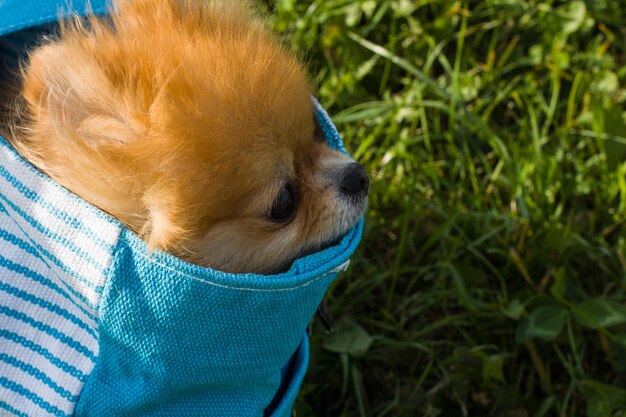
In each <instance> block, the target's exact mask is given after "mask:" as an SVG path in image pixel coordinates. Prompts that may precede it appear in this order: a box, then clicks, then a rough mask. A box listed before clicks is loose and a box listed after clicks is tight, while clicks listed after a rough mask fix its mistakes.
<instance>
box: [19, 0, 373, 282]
mask: <svg viewBox="0 0 626 417" xmlns="http://www.w3.org/2000/svg"><path fill="white" fill-rule="evenodd" d="M20 88H21V91H20V93H19V97H18V99H17V100H15V102H16V103H17V104H16V105H15V108H14V111H13V112H12V114H13V117H12V119H11V120H10V122H9V125H10V126H9V127H10V129H8V131H10V133H9V134H8V138H7V139H8V140H9V141H10V143H11V144H12V145H13V146H14V147H15V148H16V149H17V150H18V151H19V152H20V153H21V154H22V155H23V156H24V157H25V158H26V159H27V160H29V161H30V162H31V163H32V164H34V165H35V166H36V167H38V168H39V169H40V170H42V171H43V172H45V173H46V174H47V175H49V176H50V177H52V178H53V179H54V180H55V181H57V182H58V183H59V184H61V185H63V186H64V187H66V188H67V189H69V190H70V191H72V192H74V193H75V194H77V195H78V196H80V197H81V198H83V199H84V200H86V201H88V202H90V203H91V204H93V205H95V206H97V207H99V208H101V209H102V210H104V211H106V212H108V213H109V214H111V215H112V216H114V217H116V218H118V219H119V220H120V221H122V222H123V223H124V224H125V225H126V226H127V227H129V228H130V229H131V230H133V231H135V232H136V233H138V234H139V235H140V236H141V237H142V238H143V239H144V240H145V241H146V242H148V244H149V247H150V248H151V249H159V250H164V251H168V252H170V253H172V254H174V255H176V256H178V257H180V258H183V259H185V260H187V261H189V262H192V263H195V264H198V265H202V266H206V267H211V268H214V269H219V270H222V271H227V272H234V273H247V272H255V273H262V274H270V273H274V272H277V271H281V270H284V269H285V268H287V267H288V266H289V265H290V264H291V262H293V260H295V259H296V258H297V257H298V256H301V255H304V254H307V253H310V252H314V251H316V250H319V249H321V248H323V247H325V246H327V245H329V244H331V243H333V242H335V241H336V240H337V239H339V238H340V237H341V236H342V235H344V234H345V233H346V232H347V231H348V230H349V229H350V228H352V227H353V226H354V225H355V224H356V222H357V221H358V219H359V217H360V216H361V214H362V213H363V211H364V209H365V206H366V201H367V191H368V185H369V181H368V177H367V175H366V173H365V170H364V168H363V167H362V166H361V165H360V164H358V163H355V162H354V161H353V160H352V159H351V158H350V157H348V156H346V155H344V154H343V153H340V152H338V151H335V150H332V149H331V148H330V147H328V146H327V144H326V143H325V139H324V136H323V133H322V132H321V129H320V126H316V124H317V122H316V119H315V117H314V109H313V104H312V101H311V86H310V83H309V81H308V79H307V76H306V75H305V72H304V70H303V66H302V65H301V64H300V63H299V62H298V60H297V59H296V58H294V57H293V56H291V55H290V54H289V53H287V52H286V51H285V49H284V48H283V47H282V46H281V45H280V43H279V42H278V41H277V40H276V39H274V38H273V37H272V35H271V34H270V33H269V31H268V30H267V29H266V27H265V26H264V24H263V22H262V21H261V20H260V19H259V18H258V17H255V14H254V13H253V11H252V8H251V6H250V4H249V3H248V2H246V1H233V0H223V1H219V0H215V1H208V2H207V1H204V2H197V3H196V2H193V1H191V0H189V1H183V0H134V1H131V0H129V1H124V0H118V1H115V2H114V10H113V12H112V13H111V15H110V16H108V17H106V18H95V17H93V18H90V19H87V20H78V19H75V20H73V21H72V20H70V21H69V22H66V23H62V24H61V28H60V31H59V35H58V36H56V37H54V38H52V39H47V40H46V41H44V43H43V45H41V46H39V47H37V48H36V49H34V50H33V51H32V52H31V53H30V56H29V58H28V60H27V62H25V63H24V64H23V66H22V70H21V86H20Z"/></svg>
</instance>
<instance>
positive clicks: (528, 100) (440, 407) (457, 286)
mask: <svg viewBox="0 0 626 417" xmlns="http://www.w3.org/2000/svg"><path fill="white" fill-rule="evenodd" d="M267 3H268V4H269V5H270V7H269V9H270V10H271V11H272V12H273V16H274V17H273V19H274V20H273V25H274V27H275V29H276V31H277V32H278V33H279V34H282V35H284V38H285V41H286V42H287V43H288V44H289V45H292V46H293V48H294V49H295V50H297V51H299V52H300V53H301V55H302V56H304V57H305V60H306V62H307V63H308V66H309V68H310V71H311V74H313V77H314V80H315V82H316V83H317V85H318V95H319V97H320V99H321V102H322V104H323V105H325V106H326V108H327V109H328V110H329V112H330V113H331V115H333V117H334V120H335V121H336V123H337V126H338V128H339V130H340V131H341V133H342V135H343V137H344V139H345V142H346V144H347V146H348V148H349V149H350V150H351V151H352V152H353V154H354V155H355V157H356V158H357V159H358V160H359V161H361V162H362V163H364V164H365V165H366V166H367V168H368V170H369V172H370V174H371V177H372V189H371V197H370V210H369V214H368V216H367V226H366V228H367V230H366V233H365V236H364V239H363V242H362V245H361V248H360V250H359V252H358V253H357V254H355V256H354V257H353V263H352V267H351V269H350V270H349V271H348V273H347V274H344V275H343V276H342V277H341V278H340V279H339V280H338V281H337V283H336V285H335V286H334V287H333V288H332V289H331V291H330V292H329V294H328V297H327V298H328V300H329V302H330V303H331V306H332V311H333V312H334V315H335V319H336V320H337V321H339V323H340V325H339V328H338V330H337V331H336V332H335V333H334V334H331V335H326V334H325V333H324V332H323V331H322V330H321V327H320V326H319V325H316V326H315V329H314V334H313V336H312V363H311V367H310V371H309V374H308V377H307V379H306V381H305V384H304V386H303V389H302V392H301V395H300V398H299V400H298V403H297V407H296V416H297V417H303V416H507V417H524V416H528V417H540V416H568V417H572V416H591V417H600V416H626V412H625V411H624V410H626V307H625V305H626V238H625V234H624V232H625V221H626V162H625V161H626V122H625V118H624V116H625V113H624V109H625V104H624V103H625V101H626V89H625V88H624V85H625V81H626V2H625V1H624V0H588V1H586V2H582V1H548V0H544V1H539V0H525V1H524V0H520V1H517V0H485V1H468V0H465V1H453V0H377V1H372V0H361V1H354V0H315V1H313V0H297V1H294V0H279V1H278V2H277V4H276V3H275V2H272V1H268V2H267Z"/></svg>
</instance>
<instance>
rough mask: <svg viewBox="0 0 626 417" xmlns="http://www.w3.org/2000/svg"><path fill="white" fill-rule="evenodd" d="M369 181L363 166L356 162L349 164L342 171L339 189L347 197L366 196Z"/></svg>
mask: <svg viewBox="0 0 626 417" xmlns="http://www.w3.org/2000/svg"><path fill="white" fill-rule="evenodd" d="M369 186H370V180H369V178H368V177H367V173H366V172H365V168H364V167H363V165H361V164H358V163H356V162H352V163H349V164H348V165H347V166H346V168H345V169H344V171H343V178H342V179H341V183H340V184H339V189H340V190H341V191H342V192H343V193H344V194H347V195H354V194H360V193H363V194H367V190H368V188H369Z"/></svg>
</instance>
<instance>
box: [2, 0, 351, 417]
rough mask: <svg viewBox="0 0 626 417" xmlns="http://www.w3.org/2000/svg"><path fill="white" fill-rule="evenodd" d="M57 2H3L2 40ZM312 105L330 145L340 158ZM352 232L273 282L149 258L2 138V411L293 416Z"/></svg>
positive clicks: (52, 11)
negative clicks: (316, 323)
mask: <svg viewBox="0 0 626 417" xmlns="http://www.w3.org/2000/svg"><path fill="white" fill-rule="evenodd" d="M68 3H69V2H66V1H63V0H58V1H53V0H49V1H41V0H0V36H3V35H8V34H11V33H14V32H16V31H18V30H23V29H26V28H30V27H35V26H39V25H42V24H46V23H49V22H53V21H55V20H57V18H58V17H59V15H64V14H67V13H68V9H67V4H68ZM73 4H74V5H73V9H74V12H76V13H78V14H84V13H85V7H84V4H83V2H82V1H76V0H75V1H74V2H73ZM91 9H92V10H93V11H94V12H95V13H104V12H106V3H105V1H102V0H92V1H91ZM314 103H315V107H316V116H317V118H318V119H319V121H320V124H321V126H322V128H323V131H324V134H325V136H326V139H327V141H328V143H329V145H330V146H332V147H334V148H336V149H339V150H341V151H343V152H345V149H344V148H343V144H342V142H341V139H340V138H339V135H338V133H337V131H336V129H335V127H334V126H333V124H332V122H331V121H330V119H329V117H328V115H327V114H326V112H325V111H324V110H323V109H322V108H321V106H320V105H319V103H317V101H315V100H314ZM362 227H363V225H362V221H361V222H360V223H359V224H358V225H357V227H355V228H354V229H353V230H351V231H350V232H349V233H348V234H347V235H346V236H345V237H344V238H343V239H342V240H341V242H339V243H338V244H337V245H336V246H333V247H331V248H328V249H325V250H323V251H321V252H319V253H316V254H313V255H310V256H307V257H304V258H301V259H298V260H297V261H296V262H295V263H294V264H293V265H292V267H291V268H290V270H289V271H287V272H285V273H282V274H277V275H269V276H267V275H255V274H227V273H223V272H220V271H216V270H212V269H207V268H202V267H199V266H196V265H192V264H189V263H186V262H184V261H182V260H180V259H178V258H176V257H174V256H171V255H169V254H167V253H162V252H157V253H153V254H150V255H149V256H148V254H147V247H146V244H145V243H144V242H143V241H141V240H140V239H139V238H138V237H137V236H136V235H135V234H134V233H132V232H131V231H130V230H128V229H127V228H126V227H124V226H123V225H122V224H121V223H120V222H119V221H117V220H116V219H114V218H112V217H110V216H109V215H107V214H106V213H104V212H102V211H100V210H99V209H97V208H96V207H94V206H92V205H90V204H88V203H86V202H85V201H83V200H81V199H80V198H78V197H77V196H75V195H73V194H72V193H70V192H69V191H67V190H66V189H64V188H63V187H61V186H59V185H58V184H57V183H55V182H54V181H53V180H52V179H50V178H49V177H47V176H46V175H45V174H43V173H41V172H40V171H38V170H37V169H35V168H34V167H33V166H32V165H30V164H29V163H28V162H27V161H25V160H24V159H23V158H22V157H21V156H20V155H19V154H17V153H16V152H15V150H14V149H13V148H12V147H11V146H10V145H9V144H8V143H7V142H6V141H5V140H4V139H2V138H0V415H16V416H34V417H41V416H58V417H64V416H74V415H75V416H98V417H99V416H102V417H105V416H106V417H114V416H281V417H287V416H289V415H291V410H292V407H293V403H294V400H295V397H296V395H297V392H298V390H299V387H300V385H301V383H302V380H303V378H304V374H305V372H306V368H307V363H308V356H309V351H308V339H307V336H306V328H307V326H308V324H309V321H310V320H311V318H312V316H313V314H314V313H315V311H316V309H317V307H318V305H319V303H320V302H321V300H322V298H323V297H324V294H325V292H326V290H327V289H328V287H329V285H330V284H331V283H332V281H333V280H334V279H335V278H336V276H337V274H338V272H340V271H341V270H343V269H345V267H346V266H347V264H348V258H349V256H350V255H351V254H352V252H353V251H354V250H355V248H356V246H357V244H358V243H359V240H360V237H361V232H362Z"/></svg>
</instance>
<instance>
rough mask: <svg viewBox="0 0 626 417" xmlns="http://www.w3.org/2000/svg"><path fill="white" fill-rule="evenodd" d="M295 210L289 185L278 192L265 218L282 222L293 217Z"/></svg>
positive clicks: (293, 194)
mask: <svg viewBox="0 0 626 417" xmlns="http://www.w3.org/2000/svg"><path fill="white" fill-rule="evenodd" d="M295 208H296V196H295V193H294V190H293V186H292V185H291V184H289V183H287V184H285V186H284V187H283V188H282V190H280V193H278V196H277V197H276V200H274V204H272V208H271V209H270V211H269V213H268V214H267V217H269V218H270V219H271V220H273V221H276V222H284V221H287V220H289V219H291V217H292V216H293V213H294V212H295Z"/></svg>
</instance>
